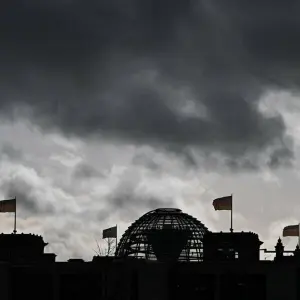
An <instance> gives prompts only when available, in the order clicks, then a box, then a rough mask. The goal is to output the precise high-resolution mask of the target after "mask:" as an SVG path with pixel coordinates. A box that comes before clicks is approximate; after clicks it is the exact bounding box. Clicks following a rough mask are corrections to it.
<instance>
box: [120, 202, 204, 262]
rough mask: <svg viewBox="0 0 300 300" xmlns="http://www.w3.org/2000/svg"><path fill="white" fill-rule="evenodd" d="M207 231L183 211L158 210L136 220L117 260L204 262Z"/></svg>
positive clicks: (126, 233)
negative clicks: (124, 258) (203, 242)
mask: <svg viewBox="0 0 300 300" xmlns="http://www.w3.org/2000/svg"><path fill="white" fill-rule="evenodd" d="M207 232H208V229H207V228H206V227H205V226H204V225H203V224H202V223H201V222H200V221H198V220H197V219H195V218H194V217H192V216H190V215H188V214H186V213H183V212H182V211H181V210H180V209H174V208H159V209H156V210H152V211H150V212H148V213H146V214H144V215H143V216H142V217H140V218H139V219H138V220H136V221H135V222H134V223H133V224H132V225H131V226H129V228H128V229H127V230H126V231H125V233H124V234H123V236H122V238H121V240H120V242H119V244H118V247H117V251H116V256H117V257H128V256H131V257H136V258H144V259H149V260H158V261H186V262H191V261H197V262H198V261H201V260H202V256H203V244H202V240H203V237H204V235H205V233H207Z"/></svg>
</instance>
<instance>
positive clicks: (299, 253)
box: [294, 244, 300, 259]
mask: <svg viewBox="0 0 300 300" xmlns="http://www.w3.org/2000/svg"><path fill="white" fill-rule="evenodd" d="M294 256H295V257H296V258H298V259H299V258H300V247H299V244H297V246H296V249H295V251H294Z"/></svg>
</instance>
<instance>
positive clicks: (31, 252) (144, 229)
mask: <svg viewBox="0 0 300 300" xmlns="http://www.w3.org/2000/svg"><path fill="white" fill-rule="evenodd" d="M114 230H115V231H114ZM115 233H116V229H115V227H112V228H110V229H109V230H106V231H105V236H106V237H110V236H113V235H114V234H115ZM262 244H263V242H262V241H260V239H259V236H258V235H257V234H256V233H253V232H233V231H231V232H230V231H229V232H212V231H210V230H209V229H208V228H207V227H206V226H205V225H204V224H202V223H201V222H200V221H198V220H197V219H195V218H194V217H192V216H190V215H188V214H185V213H184V212H182V211H181V210H179V209H170V208H162V209H156V210H153V211H150V212H148V213H146V214H144V215H143V216H141V217H140V218H139V219H138V220H136V221H135V222H134V223H133V224H132V225H130V226H129V228H128V229H127V230H126V231H125V233H124V234H123V236H122V238H121V239H120V241H119V244H118V246H117V249H116V253H115V255H114V256H94V257H93V259H92V260H91V261H87V262H86V261H83V260H82V259H72V258H70V259H69V260H68V261H67V262H56V261H55V256H56V255H55V254H51V253H47V254H46V253H44V249H45V247H46V246H47V243H46V242H44V240H43V238H42V237H41V236H38V235H34V234H22V233H21V234H0V280H1V283H2V285H1V299H4V300H8V299H10V300H15V299H22V300H23V299H27V298H28V299H41V298H42V299H43V300H48V299H49V300H50V299H51V300H54V299H55V300H62V299H72V300H74V299H84V298H86V299H92V298H95V297H97V299H105V300H112V299H114V300H118V299H120V300H133V299H135V300H138V299H143V300H144V299H145V300H148V299H149V300H150V299H161V300H162V299H164V300H165V299H189V300H190V299H209V300H219V299H228V298H229V297H230V298H231V299H259V300H260V299H261V300H269V299H272V300H273V299H294V300H296V299H300V298H299V297H300V289H299V284H298V283H300V250H299V246H297V247H296V249H294V250H289V251H287V250H285V248H284V245H283V242H282V240H281V239H278V241H277V244H276V245H275V246H274V249H273V250H266V249H261V248H260V247H261V245H262ZM260 251H266V252H272V253H274V255H275V259H274V260H273V261H265V260H260V256H259V253H260Z"/></svg>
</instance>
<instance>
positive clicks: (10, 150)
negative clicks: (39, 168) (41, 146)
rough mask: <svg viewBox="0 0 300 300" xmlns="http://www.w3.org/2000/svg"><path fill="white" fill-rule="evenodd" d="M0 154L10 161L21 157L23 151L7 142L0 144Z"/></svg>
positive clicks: (18, 159)
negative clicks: (0, 145)
mask: <svg viewBox="0 0 300 300" xmlns="http://www.w3.org/2000/svg"><path fill="white" fill-rule="evenodd" d="M1 154H2V155H3V156H5V157H7V158H8V159H11V160H12V161H20V160H21V159H22V158H23V152H22V151H21V150H20V149H17V148H16V147H14V146H13V145H11V144H8V143H5V144H3V145H2V147H1Z"/></svg>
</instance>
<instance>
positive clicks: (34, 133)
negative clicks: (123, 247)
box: [0, 0, 300, 260]
mask: <svg viewBox="0 0 300 300" xmlns="http://www.w3.org/2000/svg"><path fill="white" fill-rule="evenodd" d="M299 13H300V3H299V2H297V1H292V0H286V1H282V0H278V1H277V0H272V1H268V0H265V1H258V0H252V1H241V0H228V1H224V0H222V1H221V0H209V1H208V0H172V1H171V0H164V1H162V0H143V1H140V0H127V1H126V4H125V2H124V1H121V0H97V1H96V0H89V1H83V0H73V1H72V0H59V1H58V0H51V1H50V0H49V1H47V0H43V1H34V0H26V1H25V0H24V1H23V0H16V1H5V3H2V4H1V10H0V26H1V29H2V30H1V32H2V33H1V35H0V43H1V47H0V97H1V101H0V149H1V154H0V155H1V160H0V168H1V172H0V176H1V177H0V196H2V197H3V198H6V197H14V196H17V201H18V203H17V205H18V219H17V227H18V232H33V233H37V234H42V235H43V236H44V239H45V241H46V242H49V243H50V245H49V246H48V251H54V252H55V253H56V254H58V259H59V260H61V259H67V258H69V257H82V258H84V259H91V257H92V256H93V254H94V252H93V249H95V248H96V242H95V239H97V240H100V239H101V232H102V229H104V228H106V227H110V226H113V225H115V224H118V225H119V229H120V230H119V235H120V236H121V234H122V233H123V232H124V230H125V229H126V228H127V226H129V225H130V224H131V223H132V222H133V221H134V220H135V219H137V218H138V217H139V216H141V215H142V214H144V213H146V212H147V211H149V210H151V209H155V208H158V207H178V208H181V209H182V210H183V211H184V212H187V213H189V214H191V215H193V216H194V217H196V218H198V219H199V220H201V221H202V222H203V223H204V224H205V225H206V226H207V227H208V228H209V229H211V230H224V231H225V230H228V229H229V226H230V215H229V213H228V212H215V211H214V210H213V207H212V200H213V199H214V198H216V197H220V196H224V195H228V194H231V193H233V195H234V228H235V229H236V230H245V231H246V230H251V231H255V232H257V233H259V235H260V237H261V239H262V240H263V241H265V246H268V247H273V246H274V245H275V243H276V240H277V238H278V237H279V236H280V235H281V233H282V228H283V227H284V226H285V225H291V224H294V223H297V222H299V219H300V201H299V191H300V185H299V182H300V181H299V175H300V173H299V171H298V170H299V164H300V161H299V158H300V101H299V100H300V99H299V89H300V75H299V74H300V72H299V71H300V42H299V36H300V21H299ZM0 224H1V226H2V231H3V232H8V233H9V232H11V231H12V229H13V228H12V227H13V216H12V215H10V214H3V215H1V216H0ZM284 243H285V244H286V245H287V247H289V248H292V249H293V248H294V246H295V244H296V240H295V239H294V238H285V239H284Z"/></svg>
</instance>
